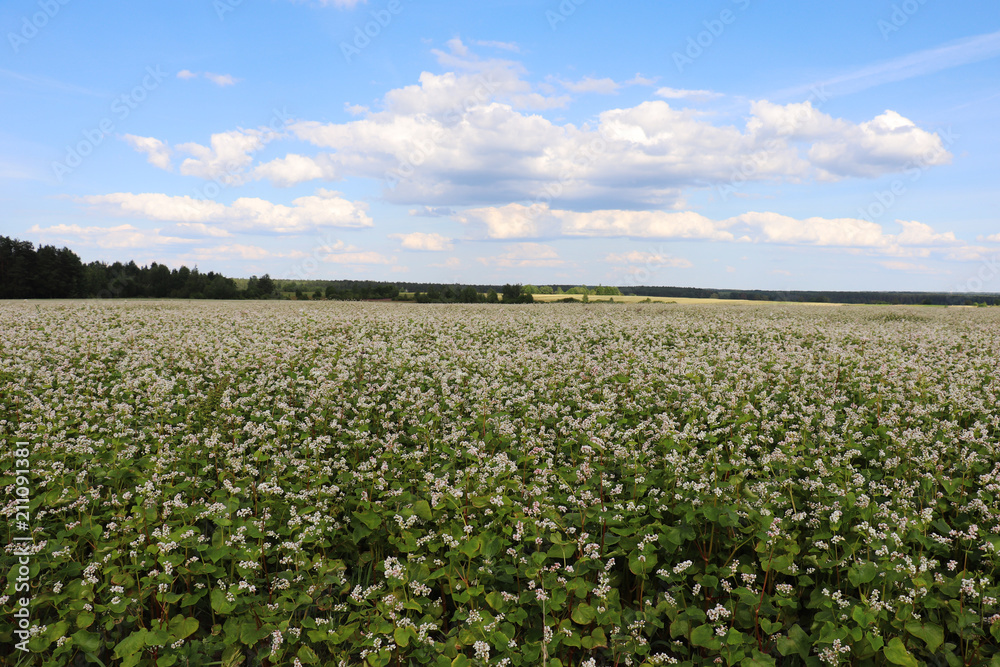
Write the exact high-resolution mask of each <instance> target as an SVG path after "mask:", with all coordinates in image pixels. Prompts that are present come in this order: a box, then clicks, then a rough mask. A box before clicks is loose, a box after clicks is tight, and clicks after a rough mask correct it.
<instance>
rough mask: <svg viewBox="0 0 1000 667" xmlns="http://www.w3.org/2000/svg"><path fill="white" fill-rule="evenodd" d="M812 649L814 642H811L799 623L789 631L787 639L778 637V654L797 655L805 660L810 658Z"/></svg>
mask: <svg viewBox="0 0 1000 667" xmlns="http://www.w3.org/2000/svg"><path fill="white" fill-rule="evenodd" d="M811 648H812V642H811V641H809V635H807V634H806V631H805V630H803V629H802V628H801V627H800V626H799V624H798V623H796V624H795V625H793V626H792V627H790V628H789V629H788V636H787V637H778V652H779V653H781V655H783V656H789V655H793V654H797V655H798V656H799V657H800V658H802V659H803V660H805V659H806V658H808V657H809V649H811Z"/></svg>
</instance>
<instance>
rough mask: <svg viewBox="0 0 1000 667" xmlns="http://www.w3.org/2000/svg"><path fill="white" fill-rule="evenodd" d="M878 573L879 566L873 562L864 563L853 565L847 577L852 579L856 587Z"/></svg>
mask: <svg viewBox="0 0 1000 667" xmlns="http://www.w3.org/2000/svg"><path fill="white" fill-rule="evenodd" d="M877 575H878V566H877V565H875V563H872V562H866V563H862V564H861V565H852V566H851V569H850V570H848V572H847V578H848V579H850V581H851V585H852V586H854V587H858V586H860V585H861V584H867V583H868V582H870V581H871V580H873V579H874V578H875V577H876V576H877Z"/></svg>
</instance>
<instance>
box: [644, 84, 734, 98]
mask: <svg viewBox="0 0 1000 667" xmlns="http://www.w3.org/2000/svg"><path fill="white" fill-rule="evenodd" d="M654 94H655V95H656V96H657V97H663V98H666V99H668V100H686V99H698V100H710V99H714V98H716V97H722V93H715V92H712V91H711V90H687V89H684V88H669V87H665V88H659V89H657V91H656V92H655V93H654Z"/></svg>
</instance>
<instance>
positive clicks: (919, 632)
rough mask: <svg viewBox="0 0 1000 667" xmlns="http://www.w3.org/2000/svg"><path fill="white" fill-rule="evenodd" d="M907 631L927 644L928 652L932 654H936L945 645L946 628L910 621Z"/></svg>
mask: <svg viewBox="0 0 1000 667" xmlns="http://www.w3.org/2000/svg"><path fill="white" fill-rule="evenodd" d="M906 631H907V632H909V633H910V634H911V635H913V636H914V637H917V638H918V639H922V640H923V641H924V643H925V644H927V650H928V651H930V652H931V653H934V652H936V651H937V650H938V647H939V646H941V644H943V643H944V628H942V627H941V626H940V625H934V624H933V623H921V622H920V621H910V622H909V623H907V624H906Z"/></svg>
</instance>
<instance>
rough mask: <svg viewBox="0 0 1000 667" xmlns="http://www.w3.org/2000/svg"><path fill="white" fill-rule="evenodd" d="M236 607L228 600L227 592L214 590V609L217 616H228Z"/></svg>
mask: <svg viewBox="0 0 1000 667" xmlns="http://www.w3.org/2000/svg"><path fill="white" fill-rule="evenodd" d="M235 608H236V605H235V604H233V603H232V602H230V601H229V600H227V599H226V592H225V591H223V590H222V589H219V588H215V589H212V609H214V610H215V613H217V614H228V613H229V612H231V611H232V610H233V609H235Z"/></svg>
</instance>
